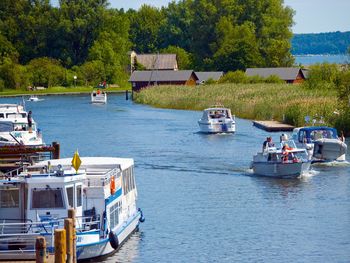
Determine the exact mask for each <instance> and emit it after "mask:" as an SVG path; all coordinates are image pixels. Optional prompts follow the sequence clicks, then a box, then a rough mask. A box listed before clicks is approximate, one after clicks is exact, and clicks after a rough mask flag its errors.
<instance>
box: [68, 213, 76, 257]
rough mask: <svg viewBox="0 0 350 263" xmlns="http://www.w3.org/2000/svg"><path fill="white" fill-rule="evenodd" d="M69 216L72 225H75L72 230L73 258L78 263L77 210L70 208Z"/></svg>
mask: <svg viewBox="0 0 350 263" xmlns="http://www.w3.org/2000/svg"><path fill="white" fill-rule="evenodd" d="M68 218H70V219H71V220H72V226H73V230H72V241H73V244H72V246H73V250H72V254H73V258H72V261H73V263H76V262H77V234H76V229H75V210H74V209H73V208H70V209H68Z"/></svg>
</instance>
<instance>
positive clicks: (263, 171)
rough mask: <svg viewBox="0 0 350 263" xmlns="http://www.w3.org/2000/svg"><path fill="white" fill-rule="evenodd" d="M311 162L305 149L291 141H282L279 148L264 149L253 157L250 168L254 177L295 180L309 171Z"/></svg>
mask: <svg viewBox="0 0 350 263" xmlns="http://www.w3.org/2000/svg"><path fill="white" fill-rule="evenodd" d="M310 165H311V161H310V160H308V158H307V152H306V150H305V149H302V148H297V147H296V146H295V144H294V142H293V141H283V142H281V143H280V145H279V147H274V146H273V147H268V146H267V147H266V148H265V149H264V150H263V151H262V152H259V153H257V154H256V155H254V157H253V162H252V164H251V168H253V172H254V174H256V175H262V176H269V177H276V178H296V177H299V176H301V175H302V174H303V173H305V172H307V171H308V170H309V169H310Z"/></svg>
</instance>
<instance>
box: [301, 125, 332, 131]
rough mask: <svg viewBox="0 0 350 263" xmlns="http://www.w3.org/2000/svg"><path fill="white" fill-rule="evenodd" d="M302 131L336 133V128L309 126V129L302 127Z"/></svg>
mask: <svg viewBox="0 0 350 263" xmlns="http://www.w3.org/2000/svg"><path fill="white" fill-rule="evenodd" d="M300 130H303V131H326V130H328V131H329V130H331V131H336V128H333V127H327V126H308V127H301V128H300Z"/></svg>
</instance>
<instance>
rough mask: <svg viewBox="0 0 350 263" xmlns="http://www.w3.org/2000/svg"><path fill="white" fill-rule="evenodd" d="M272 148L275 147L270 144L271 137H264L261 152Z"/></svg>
mask: <svg viewBox="0 0 350 263" xmlns="http://www.w3.org/2000/svg"><path fill="white" fill-rule="evenodd" d="M273 146H275V144H274V143H273V142H272V137H266V141H264V143H263V151H265V149H266V148H269V147H273Z"/></svg>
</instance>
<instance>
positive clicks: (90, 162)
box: [28, 157, 134, 170]
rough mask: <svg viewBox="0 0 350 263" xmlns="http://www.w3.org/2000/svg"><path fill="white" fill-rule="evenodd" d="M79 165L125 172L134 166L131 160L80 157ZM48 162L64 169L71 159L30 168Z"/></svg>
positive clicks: (52, 161)
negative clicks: (117, 169)
mask: <svg viewBox="0 0 350 263" xmlns="http://www.w3.org/2000/svg"><path fill="white" fill-rule="evenodd" d="M80 160H81V165H80V169H93V168H96V169H97V168H98V169H113V168H116V167H120V169H121V170H125V169H126V168H128V167H130V166H132V165H133V164H134V160H133V159H132V158H116V157H80ZM48 162H50V165H51V166H58V165H62V166H63V167H64V168H67V167H71V166H72V158H62V159H52V160H46V161H41V162H39V163H36V164H34V165H32V166H30V167H28V168H29V169H30V168H40V167H43V166H47V165H48Z"/></svg>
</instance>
